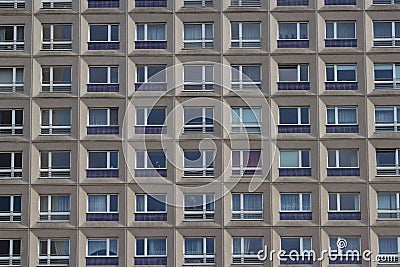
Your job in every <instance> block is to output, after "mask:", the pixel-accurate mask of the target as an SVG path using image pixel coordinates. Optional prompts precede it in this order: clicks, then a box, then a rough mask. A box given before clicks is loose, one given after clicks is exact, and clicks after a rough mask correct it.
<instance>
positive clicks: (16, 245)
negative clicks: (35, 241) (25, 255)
mask: <svg viewBox="0 0 400 267" xmlns="http://www.w3.org/2000/svg"><path fill="white" fill-rule="evenodd" d="M13 256H21V240H13Z"/></svg>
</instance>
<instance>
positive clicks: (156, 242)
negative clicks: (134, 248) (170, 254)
mask: <svg viewBox="0 0 400 267" xmlns="http://www.w3.org/2000/svg"><path fill="white" fill-rule="evenodd" d="M166 249H167V242H166V240H165V239H164V238H150V239H147V250H148V253H147V255H166V254H167V251H166Z"/></svg>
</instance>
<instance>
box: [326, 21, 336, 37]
mask: <svg viewBox="0 0 400 267" xmlns="http://www.w3.org/2000/svg"><path fill="white" fill-rule="evenodd" d="M325 30H326V38H327V39H332V38H335V36H334V26H333V23H332V22H328V23H326V27H325Z"/></svg>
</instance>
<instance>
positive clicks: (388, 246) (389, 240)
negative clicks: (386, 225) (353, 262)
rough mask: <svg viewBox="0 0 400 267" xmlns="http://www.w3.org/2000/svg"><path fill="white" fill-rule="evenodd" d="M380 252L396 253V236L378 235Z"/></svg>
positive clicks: (397, 250)
mask: <svg viewBox="0 0 400 267" xmlns="http://www.w3.org/2000/svg"><path fill="white" fill-rule="evenodd" d="M378 244H379V253H380V254H398V252H399V248H398V242H397V237H380V238H379V239H378Z"/></svg>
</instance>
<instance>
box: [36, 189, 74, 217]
mask: <svg viewBox="0 0 400 267" xmlns="http://www.w3.org/2000/svg"><path fill="white" fill-rule="evenodd" d="M70 212H71V209H70V196H69V195H41V196H40V221H42V222H44V221H69V219H70Z"/></svg>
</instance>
